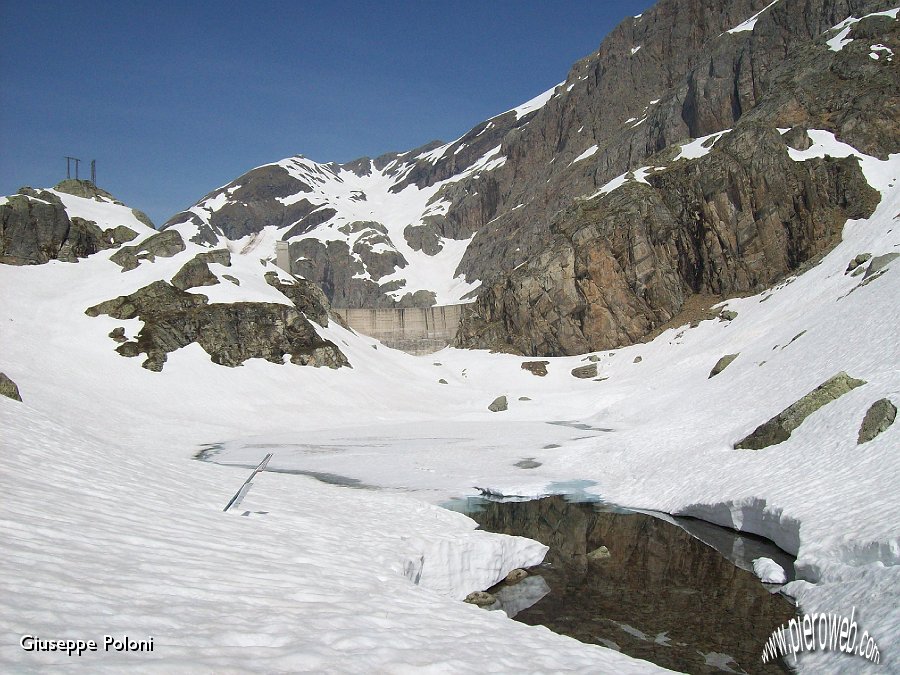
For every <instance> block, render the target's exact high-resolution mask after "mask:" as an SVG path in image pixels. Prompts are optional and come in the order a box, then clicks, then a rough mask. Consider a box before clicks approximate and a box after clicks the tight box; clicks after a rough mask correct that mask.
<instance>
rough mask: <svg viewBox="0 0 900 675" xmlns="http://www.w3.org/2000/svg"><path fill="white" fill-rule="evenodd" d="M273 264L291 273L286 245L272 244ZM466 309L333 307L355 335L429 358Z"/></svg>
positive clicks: (445, 341) (449, 338) (446, 342)
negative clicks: (273, 250)
mask: <svg viewBox="0 0 900 675" xmlns="http://www.w3.org/2000/svg"><path fill="white" fill-rule="evenodd" d="M275 264H276V265H278V266H279V267H280V268H281V269H283V270H285V271H286V272H288V273H290V272H291V259H290V254H289V250H288V242H286V241H276V242H275ZM463 307H465V305H442V306H438V307H425V308H422V307H410V308H406V309H395V308H390V309H366V308H345V309H340V308H337V307H333V308H332V311H333V312H336V313H337V314H340V315H341V316H342V317H343V319H344V321H346V322H347V325H348V326H350V328H352V329H353V330H355V331H356V332H357V333H362V334H363V335H368V336H370V337H373V338H375V339H376V340H378V341H380V342H382V343H384V344H385V345H387V346H388V347H392V348H394V349H400V350H402V351H404V352H408V353H410V354H431V353H432V352H436V351H438V350H440V349H443V348H444V347H446V346H447V345H449V344H450V342H451V341H452V340H453V338H454V337H455V336H456V330H457V328H459V318H460V316H461V315H462V312H463Z"/></svg>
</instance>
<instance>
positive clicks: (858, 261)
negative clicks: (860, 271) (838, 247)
mask: <svg viewBox="0 0 900 675" xmlns="http://www.w3.org/2000/svg"><path fill="white" fill-rule="evenodd" d="M871 257H872V254H871V253H860V254H859V255H858V256H856V257H855V258H854V259H853V260H851V261H850V263H849V264H848V265H847V272H846V273H848V274H849V273H850V272H852V271H853V270H855V269H856V268H857V267H859V266H860V265H863V264H865V263H867V262H868V261H869V259H870V258H871Z"/></svg>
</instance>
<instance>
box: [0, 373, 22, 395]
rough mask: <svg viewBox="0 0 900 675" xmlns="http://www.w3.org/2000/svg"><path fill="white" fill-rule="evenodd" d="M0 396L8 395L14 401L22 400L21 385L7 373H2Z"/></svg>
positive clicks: (0, 377)
mask: <svg viewBox="0 0 900 675" xmlns="http://www.w3.org/2000/svg"><path fill="white" fill-rule="evenodd" d="M0 396H6V397H7V398H11V399H13V400H14V401H21V400H22V396H21V395H20V394H19V387H18V386H17V385H16V383H15V382H13V381H12V380H11V379H9V378H8V377H7V376H6V373H0Z"/></svg>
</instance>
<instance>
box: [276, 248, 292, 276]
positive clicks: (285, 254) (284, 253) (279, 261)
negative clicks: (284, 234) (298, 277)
mask: <svg viewBox="0 0 900 675" xmlns="http://www.w3.org/2000/svg"><path fill="white" fill-rule="evenodd" d="M288 247H289V244H288V242H286V241H276V242H275V264H276V265H278V266H279V267H280V268H281V269H283V270H284V271H285V272H287V273H288V274H291V257H290V251H289V250H288Z"/></svg>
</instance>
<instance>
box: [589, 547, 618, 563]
mask: <svg viewBox="0 0 900 675" xmlns="http://www.w3.org/2000/svg"><path fill="white" fill-rule="evenodd" d="M587 557H588V560H606V559H607V558H611V557H612V555H611V554H610V552H609V549H608V548H606V547H605V546H601V547H600V548H595V549H594V550H593V551H591V552H590V553H588V554H587Z"/></svg>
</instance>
